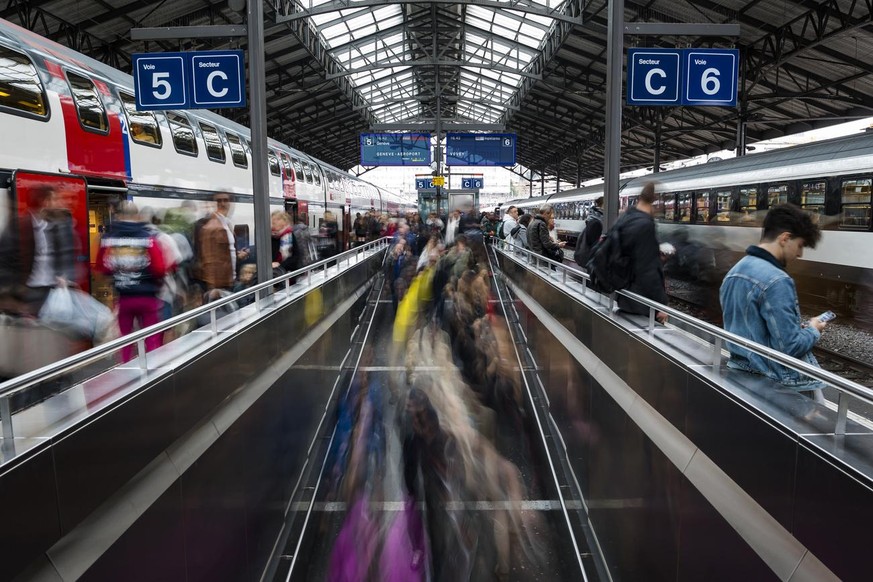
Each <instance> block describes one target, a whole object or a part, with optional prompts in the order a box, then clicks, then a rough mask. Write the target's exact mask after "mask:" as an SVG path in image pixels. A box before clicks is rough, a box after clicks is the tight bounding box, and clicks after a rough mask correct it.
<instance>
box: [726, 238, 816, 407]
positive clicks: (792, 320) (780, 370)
mask: <svg viewBox="0 0 873 582" xmlns="http://www.w3.org/2000/svg"><path fill="white" fill-rule="evenodd" d="M719 299H720V300H721V309H722V313H723V314H724V328H725V329H726V330H727V331H729V332H731V333H735V334H736V335H740V336H743V337H745V338H748V339H750V340H752V341H754V342H756V343H759V344H761V345H764V346H767V347H769V348H772V349H774V350H778V351H780V352H782V353H784V354H787V355H789V356H793V357H795V358H799V359H801V360H804V361H805V362H807V363H809V364H812V365H815V366H817V365H818V362H817V361H816V359H815V357H814V356H813V355H812V347H813V346H814V345H815V343H816V342H817V341H818V338H819V337H821V334H820V333H819V331H818V330H817V329H815V328H814V327H812V326H804V325H803V322H802V321H801V317H800V306H799V305H798V302H797V290H796V289H795V287H794V280H793V279H792V278H791V276H789V275H788V273H786V272H785V269H784V268H783V267H782V265H780V264H779V262H778V261H777V260H776V258H775V257H774V256H773V255H771V254H770V253H768V252H767V251H765V250H764V249H762V248H761V247H758V246H751V247H749V248H748V249H746V256H745V257H743V258H742V259H741V260H740V262H738V263H737V264H736V265H734V267H733V268H732V269H731V270H730V271H728V274H727V275H725V278H724V281H723V282H722V284H721V290H720V292H719ZM728 350H729V351H730V354H731V359H730V362H728V367H731V368H736V369H738V370H745V371H747V372H753V373H756V374H763V375H764V376H767V377H768V378H772V379H773V380H775V381H777V382H779V383H780V384H783V385H785V386H787V387H789V388H792V389H794V390H814V389H818V388H822V387H824V384H823V383H822V382H819V381H817V380H814V379H812V378H809V377H807V376H805V375H803V374H801V373H800V372H797V371H796V370H792V369H791V368H787V367H785V366H783V365H781V364H778V363H776V362H771V361H770V360H768V359H766V358H764V357H762V356H759V355H757V354H754V353H752V352H750V351H749V350H747V349H745V348H742V347H740V346H737V345H735V344H731V343H728Z"/></svg>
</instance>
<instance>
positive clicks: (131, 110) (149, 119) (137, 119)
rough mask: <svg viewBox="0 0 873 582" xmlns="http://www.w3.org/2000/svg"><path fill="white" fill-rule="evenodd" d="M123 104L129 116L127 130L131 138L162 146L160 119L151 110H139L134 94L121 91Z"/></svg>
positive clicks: (143, 142)
mask: <svg viewBox="0 0 873 582" xmlns="http://www.w3.org/2000/svg"><path fill="white" fill-rule="evenodd" d="M118 96H119V97H120V98H121V104H122V105H124V114H125V115H126V116H127V130H128V131H129V132H130V138H131V139H132V140H133V141H135V142H136V143H141V144H144V145H150V146H156V147H161V143H162V139H161V128H160V126H158V120H157V118H156V117H155V114H154V113H152V112H151V111H137V110H136V99H134V97H133V95H128V94H127V93H122V92H120V91H119V93H118Z"/></svg>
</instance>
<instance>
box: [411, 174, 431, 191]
mask: <svg viewBox="0 0 873 582" xmlns="http://www.w3.org/2000/svg"><path fill="white" fill-rule="evenodd" d="M415 189H416V190H433V189H434V185H433V177H432V176H427V177H418V176H416V177H415Z"/></svg>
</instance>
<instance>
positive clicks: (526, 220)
mask: <svg viewBox="0 0 873 582" xmlns="http://www.w3.org/2000/svg"><path fill="white" fill-rule="evenodd" d="M532 221H533V216H532V215H531V214H524V215H523V216H522V217H521V218H519V219H518V226H517V227H516V228H515V229H513V230H514V232H510V233H509V234H510V235H511V236H512V243H513V244H514V245H515V246H518V247H521V248H524V249H528V250H530V245H529V244H528V242H527V229H528V226H530V223H531V222H532Z"/></svg>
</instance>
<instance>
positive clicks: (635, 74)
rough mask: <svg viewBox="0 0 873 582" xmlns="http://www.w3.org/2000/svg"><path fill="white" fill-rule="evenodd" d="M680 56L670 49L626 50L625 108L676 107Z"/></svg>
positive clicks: (676, 51) (679, 98)
mask: <svg viewBox="0 0 873 582" xmlns="http://www.w3.org/2000/svg"><path fill="white" fill-rule="evenodd" d="M681 52H682V51H680V50H673V49H628V51H627V104H628V105H679V104H680V103H681V92H680V88H679V85H680V81H681V78H682V56H681Z"/></svg>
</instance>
